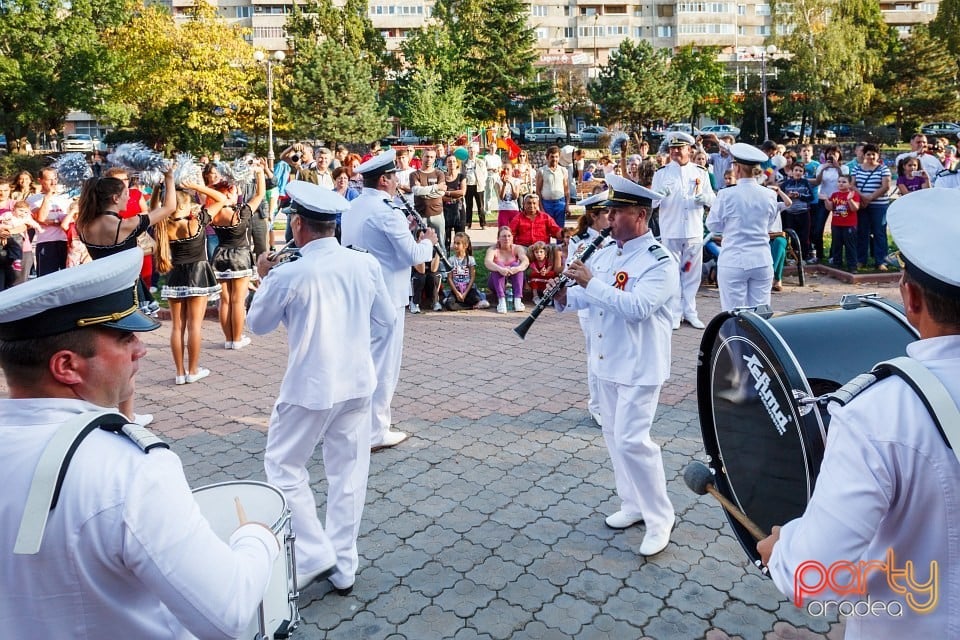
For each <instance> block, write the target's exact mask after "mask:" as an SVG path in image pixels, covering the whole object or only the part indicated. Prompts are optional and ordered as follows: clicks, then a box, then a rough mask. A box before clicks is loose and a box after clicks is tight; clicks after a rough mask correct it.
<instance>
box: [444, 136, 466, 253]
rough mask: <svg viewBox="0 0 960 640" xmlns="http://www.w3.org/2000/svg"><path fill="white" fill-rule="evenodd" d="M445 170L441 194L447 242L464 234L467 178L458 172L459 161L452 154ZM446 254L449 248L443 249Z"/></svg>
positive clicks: (448, 158) (448, 157)
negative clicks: (444, 185) (455, 236)
mask: <svg viewBox="0 0 960 640" xmlns="http://www.w3.org/2000/svg"><path fill="white" fill-rule="evenodd" d="M446 166H447V170H446V171H445V172H444V175H443V180H444V182H445V183H446V185H447V190H446V191H445V192H444V194H443V222H444V226H445V227H446V230H445V233H444V237H445V238H447V239H448V241H449V240H451V239H452V238H453V235H454V234H455V233H463V232H466V205H465V204H464V201H463V196H464V195H465V194H466V193H467V177H466V176H465V175H464V174H463V172H462V171H460V161H459V160H458V159H457V157H456V156H454V155H453V154H452V153H451V154H450V155H449V156H447V160H446ZM444 248H445V249H446V250H447V253H449V252H450V247H444Z"/></svg>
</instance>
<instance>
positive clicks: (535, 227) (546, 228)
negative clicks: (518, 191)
mask: <svg viewBox="0 0 960 640" xmlns="http://www.w3.org/2000/svg"><path fill="white" fill-rule="evenodd" d="M510 232H511V233H513V241H514V242H516V243H517V244H519V245H521V246H524V247H529V246H530V245H532V244H533V243H534V242H546V243H549V242H550V238H556V239H557V240H560V238H561V237H562V236H563V229H561V228H560V226H559V225H557V223H556V222H554V220H553V218H551V217H550V216H549V215H548V214H547V213H546V212H544V211H541V210H540V197H539V196H538V195H537V194H535V193H531V194H530V195H528V196H527V197H526V198H524V200H523V215H519V216H517V217H516V218H514V219H513V221H512V222H511V223H510Z"/></svg>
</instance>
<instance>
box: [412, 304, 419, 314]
mask: <svg viewBox="0 0 960 640" xmlns="http://www.w3.org/2000/svg"><path fill="white" fill-rule="evenodd" d="M410 313H420V305H418V304H413V303H412V302H411V303H410Z"/></svg>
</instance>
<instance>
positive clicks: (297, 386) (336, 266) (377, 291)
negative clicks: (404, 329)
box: [247, 210, 410, 410]
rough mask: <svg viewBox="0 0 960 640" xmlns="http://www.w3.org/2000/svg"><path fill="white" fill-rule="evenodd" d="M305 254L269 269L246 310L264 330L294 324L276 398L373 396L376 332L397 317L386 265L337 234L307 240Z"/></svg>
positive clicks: (305, 403) (328, 403)
mask: <svg viewBox="0 0 960 640" xmlns="http://www.w3.org/2000/svg"><path fill="white" fill-rule="evenodd" d="M394 213H396V212H395V211H394ZM353 214H354V211H353V210H351V211H349V212H347V213H345V214H344V219H346V216H348V215H353ZM397 216H398V217H399V214H397ZM407 235H408V236H409V235H410V232H409V231H408V232H407ZM300 254H301V256H302V257H301V258H300V259H299V260H294V261H291V262H287V263H286V264H282V265H279V266H277V267H274V268H273V269H271V270H270V272H269V273H268V274H267V276H266V277H265V278H264V279H263V284H261V285H260V288H259V289H257V295H255V296H254V297H253V304H251V305H250V312H249V313H248V314H247V326H248V327H250V330H251V331H252V332H253V333H255V334H257V335H262V334H265V333H268V332H270V331H273V330H274V329H275V328H277V326H278V325H279V324H280V323H281V322H283V324H284V325H285V326H286V328H287V343H288V345H289V352H290V353H289V355H288V356H287V372H286V374H285V375H284V377H283V382H282V383H281V385H280V395H279V397H278V398H277V401H278V402H283V403H287V404H295V405H298V406H301V407H306V408H307V409H317V410H320V409H329V408H331V407H332V406H333V405H335V404H337V403H339V402H344V401H346V400H352V399H354V398H362V397H365V396H371V395H372V394H373V390H374V389H375V388H376V386H377V376H376V372H375V370H374V365H373V356H372V355H371V331H373V330H376V329H377V328H379V330H380V331H384V330H385V329H386V328H387V327H390V326H393V322H394V320H395V319H396V308H395V307H394V305H393V302H392V301H391V298H390V295H389V292H388V291H387V288H386V285H385V284H384V282H383V276H382V274H381V271H380V265H379V263H378V262H377V260H376V259H375V258H374V257H373V256H372V255H370V254H368V253H366V252H362V251H354V250H353V249H347V248H346V247H342V246H340V244H339V243H338V242H337V240H336V238H332V237H330V238H319V239H317V240H313V241H311V242H309V243H307V244H306V246H304V247H302V248H301V249H300ZM408 272H409V269H408Z"/></svg>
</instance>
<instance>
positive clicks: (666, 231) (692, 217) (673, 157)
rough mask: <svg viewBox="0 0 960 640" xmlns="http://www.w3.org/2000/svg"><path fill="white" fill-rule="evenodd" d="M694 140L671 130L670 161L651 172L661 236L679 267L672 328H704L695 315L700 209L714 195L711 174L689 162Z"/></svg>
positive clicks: (700, 243) (700, 268)
mask: <svg viewBox="0 0 960 640" xmlns="http://www.w3.org/2000/svg"><path fill="white" fill-rule="evenodd" d="M694 142H695V140H694V139H693V137H692V136H690V135H689V134H686V133H683V132H682V131H675V132H673V134H672V136H671V137H670V138H669V139H668V142H667V144H668V145H669V148H670V163H669V164H668V165H667V166H665V167H663V168H662V169H660V170H658V171H657V172H656V173H655V174H653V184H652V185H651V188H652V189H653V191H655V192H657V193H662V194H664V197H663V199H662V200H661V201H660V239H661V240H662V241H663V246H664V247H666V248H667V250H668V251H669V252H670V253H671V254H673V258H674V260H676V262H677V263H678V264H679V268H680V286H679V288H678V290H677V296H676V297H675V299H674V300H673V304H672V306H673V328H674V329H679V328H680V320H681V319H682V320H686V321H687V322H688V323H690V326H692V327H694V328H696V329H703V328H704V324H703V322H701V321H700V316H699V315H697V290H698V289H700V277H701V275H702V274H701V272H702V271H703V208H704V207H709V206H710V205H711V204H713V199H714V197H715V195H714V193H713V188H712V187H711V186H710V175H709V174H708V173H707V170H706V169H704V168H703V167H700V166H697V165H696V164H694V163H693V162H690V146H691V145H692V144H694Z"/></svg>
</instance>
